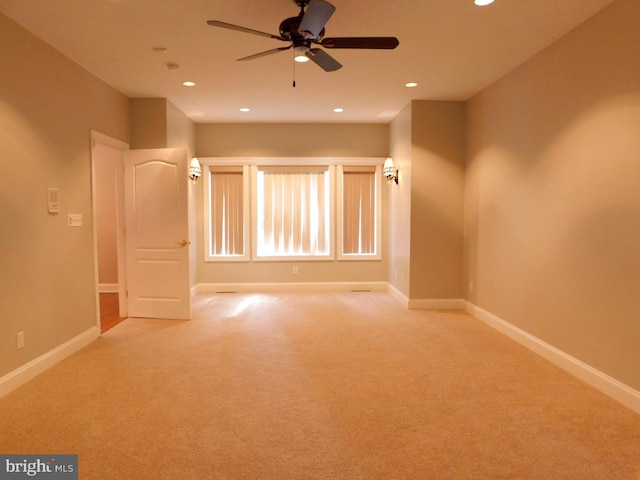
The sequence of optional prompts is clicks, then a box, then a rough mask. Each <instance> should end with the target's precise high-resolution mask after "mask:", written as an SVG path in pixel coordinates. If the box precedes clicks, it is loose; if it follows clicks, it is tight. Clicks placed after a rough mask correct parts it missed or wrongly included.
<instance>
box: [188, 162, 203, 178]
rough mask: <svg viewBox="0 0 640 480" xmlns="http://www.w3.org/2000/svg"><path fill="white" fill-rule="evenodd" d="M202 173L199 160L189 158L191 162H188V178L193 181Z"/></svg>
mask: <svg viewBox="0 0 640 480" xmlns="http://www.w3.org/2000/svg"><path fill="white" fill-rule="evenodd" d="M200 175H202V167H201V166H200V161H199V160H198V159H197V158H196V157H193V158H192V159H191V163H190V164H189V178H190V179H191V180H193V181H194V182H195V181H196V180H198V177H199V176H200Z"/></svg>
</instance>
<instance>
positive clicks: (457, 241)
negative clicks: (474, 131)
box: [409, 101, 465, 299]
mask: <svg viewBox="0 0 640 480" xmlns="http://www.w3.org/2000/svg"><path fill="white" fill-rule="evenodd" d="M464 114H465V106H464V103H463V102H426V101H414V102H412V122H411V132H412V154H411V155H412V156H411V272H410V293H409V298H410V299H459V298H462V297H463V291H462V271H463V267H462V265H463V261H462V259H463V229H464V221H463V215H464V208H463V205H464V155H465V151H464V135H465V131H464V126H465V120H464Z"/></svg>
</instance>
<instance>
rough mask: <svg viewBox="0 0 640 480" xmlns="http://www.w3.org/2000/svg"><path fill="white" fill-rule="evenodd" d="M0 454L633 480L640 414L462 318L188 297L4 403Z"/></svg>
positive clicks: (184, 471)
mask: <svg viewBox="0 0 640 480" xmlns="http://www.w3.org/2000/svg"><path fill="white" fill-rule="evenodd" d="M0 453H3V454H7V453H22V454H27V453H37V454H45V453H58V454H63V453H73V454H78V455H79V471H80V478H81V479H83V480H84V479H86V480H89V479H96V480H108V479H118V480H122V479H152V480H160V479H181V480H182V479H437V480H445V479H462V480H466V479H482V480H487V479H535V480H542V479H553V480H561V479H580V480H588V479H594V480H595V479H597V480H603V479H616V480H625V479H629V480H639V479H640V416H639V415H637V414H635V413H633V412H632V411H630V410H628V409H626V408H624V407H622V406H620V405H619V404H617V403H616V402H614V401H613V400H611V399H609V398H608V397H606V396H604V395H603V394H601V393H599V392H597V391H596V390H594V389H592V388H590V387H588V386H586V385H585V384H583V383H581V382H580V381H578V380H577V379H575V378H573V377H571V376H569V375H568V374H566V373H564V372H563V371H561V370H559V369H557V368H556V367H554V366H553V365H551V364H549V363H547V362H546V361H544V360H542V359H541V358H539V357H537V356H536V355H534V354H533V353H531V352H529V351H527V350H526V349H524V348H522V347H521V346H519V345H517V344H515V343H513V342H512V341H510V340H509V339H507V338H506V337H504V336H502V335H500V334H499V333H497V332H495V331H493V330H491V329H490V328H489V327H487V326H486V325H484V324H483V323H481V322H479V321H477V320H475V319H473V318H472V317H470V316H468V315H466V314H464V313H461V312H432V311H409V310H406V309H404V308H403V307H402V306H400V305H399V304H398V303H396V301H395V300H394V299H393V298H392V297H391V296H390V295H388V294H386V293H375V292H368V293H366V292H361V293H318V294H309V293H304V294H303V293H291V294H221V295H208V296H207V295H200V296H198V297H197V298H196V303H195V306H194V319H193V320H191V321H188V322H179V321H167V320H145V319H128V320H126V321H125V322H123V323H121V324H119V325H117V326H116V327H114V328H113V329H111V330H109V331H108V332H107V333H106V334H105V335H103V336H102V337H101V338H100V339H99V340H97V341H96V342H94V343H93V344H92V345H90V346H89V347H87V348H85V349H84V350H82V351H81V352H79V353H77V354H76V355H73V356H72V357H70V358H69V359H67V360H65V361H63V362H61V363H60V364H58V365H57V366H56V367H54V368H53V369H51V370H49V371H47V372H46V373H44V374H43V375H41V376H39V377H38V378H36V379H35V380H33V381H31V382H29V383H28V384H27V385H25V386H23V387H21V388H19V389H18V390H16V391H14V392H12V393H10V394H9V395H7V396H5V397H4V398H2V399H0Z"/></svg>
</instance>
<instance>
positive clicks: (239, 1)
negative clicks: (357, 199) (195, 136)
mask: <svg viewBox="0 0 640 480" xmlns="http://www.w3.org/2000/svg"><path fill="white" fill-rule="evenodd" d="M330 1H331V2H332V3H333V4H334V5H335V6H336V8H337V9H336V12H335V13H334V15H333V17H331V19H330V20H329V22H328V24H327V26H326V35H325V36H326V37H341V36H396V37H397V38H398V39H399V40H400V46H399V47H398V48H396V49H395V50H327V53H330V54H331V55H332V56H333V57H334V58H336V59H337V60H338V61H339V62H340V63H342V64H343V68H342V69H340V70H338V71H336V72H331V73H327V72H324V71H323V70H321V69H320V67H318V66H317V65H315V64H314V63H312V62H308V63H306V64H296V67H295V79H296V87H295V88H293V87H292V80H293V63H294V62H293V59H292V50H287V51H285V52H280V53H277V54H275V55H270V56H266V57H262V58H258V59H255V60H251V61H245V62H236V59H237V58H240V57H245V56H247V55H251V54H254V53H258V52H262V51H264V50H268V49H271V48H276V47H281V46H286V44H285V43H283V42H280V41H278V40H274V39H270V38H265V37H260V36H255V35H250V34H246V33H241V32H237V31H233V30H226V29H222V28H215V27H211V26H209V25H207V23H206V21H207V20H212V19H213V20H221V21H223V22H228V23H233V24H237V25H242V26H245V27H248V28H252V29H255V30H260V31H264V32H268V33H274V34H278V33H279V32H278V26H279V24H280V22H281V21H282V20H283V19H285V18H287V17H292V16H296V15H297V14H298V11H299V9H298V7H297V6H296V5H295V4H294V2H293V1H292V0H0V12H2V13H3V14H5V15H7V16H8V17H10V18H12V19H14V20H15V21H16V22H18V23H19V24H21V25H23V26H24V27H25V28H27V29H28V30H29V31H31V32H32V33H34V34H35V35H36V36H38V37H40V38H42V39H43V40H44V41H46V42H47V43H49V44H51V45H52V46H54V47H55V48H56V49H58V50H60V51H61V52H63V53H64V54H65V55H67V56H68V57H69V58H71V59H72V60H74V61H75V62H76V63H78V64H79V65H81V66H82V67H84V68H85V69H86V70H88V71H90V72H92V73H93V74H95V75H96V76H97V77H99V78H101V79H102V80H104V81H105V82H106V83H108V84H110V85H112V86H113V87H114V88H116V89H117V90H119V91H120V92H122V93H124V94H125V95H127V96H129V97H164V98H167V99H169V100H170V101H171V102H172V103H173V104H175V105H176V106H177V107H178V108H180V109H181V110H182V111H183V112H185V113H186V114H187V115H188V116H189V117H191V118H192V119H193V120H194V121H196V122H198V123H205V122H314V123H316V122H388V121H390V120H391V119H392V118H393V117H394V116H395V115H396V113H398V112H399V111H400V110H401V109H402V108H403V107H404V106H405V105H407V104H408V103H409V101H411V100H416V99H421V100H466V99H468V98H469V97H471V96H472V95H473V94H475V93H476V92H478V91H480V90H481V89H483V88H484V87H486V86H488V85H489V84H491V83H492V82H494V81H495V80H497V79H498V78H500V77H501V76H503V75H504V74H506V73H507V72H509V71H510V70H512V69H513V68H514V67H516V66H517V65H519V64H520V63H522V62H523V61H525V60H527V59H528V58H530V57H531V56H533V55H534V54H535V53H537V52H539V51H540V50H541V49H543V48H545V47H546V46H547V45H549V44H550V43H552V42H553V41H555V40H557V39H558V38H560V37H561V36H562V35H564V34H565V33H566V32H568V31H569V30H571V29H572V28H573V27H575V26H576V25H578V24H579V23H581V22H583V21H584V20H586V19H587V18H589V17H590V16H592V15H593V14H594V13H596V12H597V11H598V10H600V9H602V8H603V7H605V6H606V5H608V4H609V3H611V1H612V0H496V1H495V3H494V4H492V5H490V6H487V7H476V6H475V5H474V4H473V0H396V1H389V0H369V1H366V2H363V1H349V0H330ZM154 47H164V48H166V49H167V52H166V53H159V52H156V51H154V49H153V48H154ZM167 63H176V64H178V65H179V66H180V68H179V69H178V70H175V71H170V70H169V69H168V68H167ZM43 74H46V72H43ZM185 80H191V81H194V82H196V86H195V87H184V86H183V85H182V82H183V81H185ZM409 81H415V82H418V83H419V86H418V87H417V88H413V89H409V88H406V87H405V86H404V84H405V83H406V82H409ZM240 107H249V108H251V112H249V113H242V112H240V111H239V109H240ZM334 107H342V108H344V112H343V113H340V114H337V113H334V112H333V108H334Z"/></svg>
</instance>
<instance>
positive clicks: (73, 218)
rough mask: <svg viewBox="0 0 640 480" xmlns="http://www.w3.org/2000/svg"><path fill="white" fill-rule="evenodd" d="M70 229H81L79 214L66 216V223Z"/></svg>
mask: <svg viewBox="0 0 640 480" xmlns="http://www.w3.org/2000/svg"><path fill="white" fill-rule="evenodd" d="M67 225H69V226H70V227H81V226H82V214H81V213H70V214H69V216H68V223H67Z"/></svg>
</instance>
